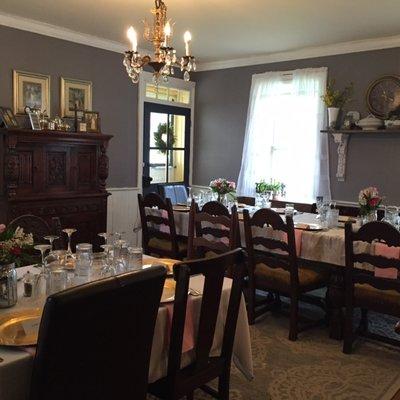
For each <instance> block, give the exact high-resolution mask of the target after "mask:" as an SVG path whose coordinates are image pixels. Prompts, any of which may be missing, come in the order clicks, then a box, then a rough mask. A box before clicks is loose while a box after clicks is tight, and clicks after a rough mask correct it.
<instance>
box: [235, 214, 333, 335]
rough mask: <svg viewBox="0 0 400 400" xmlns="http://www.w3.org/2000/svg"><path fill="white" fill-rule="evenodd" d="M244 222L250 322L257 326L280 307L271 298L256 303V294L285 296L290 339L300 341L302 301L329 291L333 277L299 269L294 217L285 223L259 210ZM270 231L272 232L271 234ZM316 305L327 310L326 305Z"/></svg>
mask: <svg viewBox="0 0 400 400" xmlns="http://www.w3.org/2000/svg"><path fill="white" fill-rule="evenodd" d="M243 222H244V232H245V240H246V251H247V253H248V274H249V278H248V279H249V288H248V315H249V322H250V323H251V324H253V323H254V322H255V319H256V318H257V317H259V316H260V315H262V314H263V313H265V312H266V311H270V310H272V309H274V307H276V303H275V302H271V301H270V297H267V298H264V299H262V300H261V301H256V290H262V291H265V292H269V293H277V294H279V295H283V296H285V297H288V298H289V299H290V329H289V339H290V340H296V339H297V335H298V332H299V331H300V328H299V316H298V308H299V301H300V300H301V299H303V295H304V294H305V293H307V292H311V291H313V290H315V289H319V288H323V287H326V286H327V285H328V282H329V273H328V272H325V271H323V270H322V271H317V270H314V269H310V268H303V267H299V261H298V259H297V254H296V239H295V231H294V225H293V219H292V218H291V217H286V223H285V222H284V221H283V219H282V218H281V216H280V215H279V214H277V213H276V212H275V211H273V210H271V209H261V210H258V211H256V212H255V213H254V215H253V216H252V217H250V215H249V212H248V210H244V212H243ZM266 229H269V232H267V231H266ZM273 234H274V236H273ZM285 236H286V237H287V239H286V237H285ZM278 299H279V298H278ZM310 300H311V299H310ZM312 303H313V304H316V305H320V306H321V307H324V303H323V302H314V301H312ZM311 325H315V323H313V324H311ZM307 327H308V326H307ZM303 328H304V327H303Z"/></svg>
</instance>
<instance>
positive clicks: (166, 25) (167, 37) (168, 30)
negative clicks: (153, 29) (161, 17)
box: [164, 21, 171, 47]
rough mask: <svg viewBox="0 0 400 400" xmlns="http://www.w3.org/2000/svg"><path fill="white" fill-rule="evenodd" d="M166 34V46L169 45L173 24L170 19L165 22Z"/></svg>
mask: <svg viewBox="0 0 400 400" xmlns="http://www.w3.org/2000/svg"><path fill="white" fill-rule="evenodd" d="M164 35H165V40H164V47H168V39H169V38H170V36H171V24H170V23H169V21H167V23H166V24H165V27H164Z"/></svg>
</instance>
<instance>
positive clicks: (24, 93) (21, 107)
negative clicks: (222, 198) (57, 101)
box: [13, 70, 50, 114]
mask: <svg viewBox="0 0 400 400" xmlns="http://www.w3.org/2000/svg"><path fill="white" fill-rule="evenodd" d="M13 87H14V114H25V107H27V106H28V107H30V108H34V109H37V110H41V111H42V112H44V111H47V112H48V113H49V112H50V76H49V75H43V74H37V73H33V72H25V71H17V70H14V71H13Z"/></svg>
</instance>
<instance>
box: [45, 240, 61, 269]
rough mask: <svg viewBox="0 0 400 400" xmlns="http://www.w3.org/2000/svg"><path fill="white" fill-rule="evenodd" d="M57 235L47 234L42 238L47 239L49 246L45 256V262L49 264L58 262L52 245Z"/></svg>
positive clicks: (57, 256)
mask: <svg viewBox="0 0 400 400" xmlns="http://www.w3.org/2000/svg"><path fill="white" fill-rule="evenodd" d="M59 238H60V237H59V236H56V235H47V236H43V239H44V240H48V241H49V243H50V246H51V249H50V252H49V254H48V255H47V257H46V264H47V265H49V264H51V263H58V261H59V255H58V254H57V253H56V252H55V251H54V246H53V242H54V241H55V240H57V239H59Z"/></svg>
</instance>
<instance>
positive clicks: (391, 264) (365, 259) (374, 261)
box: [353, 253, 400, 270]
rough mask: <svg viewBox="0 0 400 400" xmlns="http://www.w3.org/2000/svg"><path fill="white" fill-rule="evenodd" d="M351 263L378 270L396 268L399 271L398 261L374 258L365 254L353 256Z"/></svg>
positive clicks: (399, 262) (374, 256)
mask: <svg viewBox="0 0 400 400" xmlns="http://www.w3.org/2000/svg"><path fill="white" fill-rule="evenodd" d="M353 262H358V263H367V264H370V265H372V266H374V267H378V268H396V269H398V270H400V260H399V259H396V258H387V257H384V256H376V255H372V254H367V253H360V254H354V255H353Z"/></svg>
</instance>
